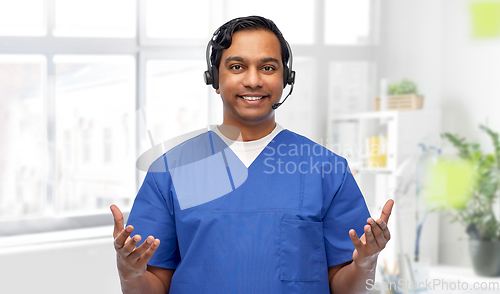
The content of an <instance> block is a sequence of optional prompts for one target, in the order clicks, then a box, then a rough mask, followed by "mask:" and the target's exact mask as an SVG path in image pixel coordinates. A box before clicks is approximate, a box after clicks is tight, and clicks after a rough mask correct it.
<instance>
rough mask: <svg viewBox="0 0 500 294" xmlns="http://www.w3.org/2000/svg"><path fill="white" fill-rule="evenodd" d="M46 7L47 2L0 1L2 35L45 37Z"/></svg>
mask: <svg viewBox="0 0 500 294" xmlns="http://www.w3.org/2000/svg"><path fill="white" fill-rule="evenodd" d="M46 5H47V1H46V0H15V1H13V0H0V35H3V36H43V35H45V34H46V33H47V29H46V20H45V19H46Z"/></svg>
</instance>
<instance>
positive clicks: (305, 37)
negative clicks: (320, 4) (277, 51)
mask: <svg viewBox="0 0 500 294" xmlns="http://www.w3.org/2000/svg"><path fill="white" fill-rule="evenodd" d="M314 2H315V1H303V0H273V1H269V0H254V1H247V0H236V1H227V2H226V7H227V20H230V19H233V18H235V17H241V16H249V15H260V16H263V17H266V18H269V19H271V20H272V21H274V23H276V25H277V26H278V28H279V29H280V31H281V33H283V36H284V37H285V39H286V40H287V41H288V43H290V44H312V43H313V42H314ZM293 15H300V19H297V18H296V17H292V16H293Z"/></svg>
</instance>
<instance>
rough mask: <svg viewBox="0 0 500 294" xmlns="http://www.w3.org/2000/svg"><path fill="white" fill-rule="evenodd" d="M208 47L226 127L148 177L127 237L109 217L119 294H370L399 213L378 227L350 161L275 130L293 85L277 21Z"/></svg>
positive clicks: (261, 21) (242, 22) (225, 32)
mask: <svg viewBox="0 0 500 294" xmlns="http://www.w3.org/2000/svg"><path fill="white" fill-rule="evenodd" d="M209 46H212V55H211V64H212V68H210V66H209V71H208V75H209V76H208V77H207V81H208V82H212V84H213V86H214V88H215V89H216V92H217V93H218V94H220V96H221V99H222V101H223V107H224V109H223V110H224V111H223V113H224V118H223V124H222V125H221V126H219V127H218V128H215V129H213V130H210V131H208V132H206V133H205V134H202V135H199V136H197V137H195V138H192V139H189V140H187V141H186V142H184V143H182V144H180V145H179V146H177V147H174V148H173V149H172V150H170V151H168V152H167V153H166V154H164V155H163V156H161V157H160V158H159V159H157V160H156V161H155V162H154V163H153V164H152V165H151V168H150V171H149V172H148V174H147V175H146V178H145V180H144V183H143V185H142V187H141V189H140V191H139V193H138V195H137V197H136V200H135V202H134V206H133V208H132V211H131V213H130V217H129V220H128V226H127V227H126V228H125V229H124V228H123V227H124V221H123V216H122V214H121V212H120V211H119V209H118V208H117V207H116V206H112V207H111V210H112V212H113V215H114V219H115V229H114V234H113V236H114V237H115V243H114V245H115V249H116V251H117V265H118V271H119V275H120V281H121V285H122V290H123V292H124V293H171V294H177V293H287V294H288V293H315V294H318V293H343V294H344V293H365V292H367V290H366V285H367V284H366V280H367V279H373V278H374V275H375V268H376V263H377V256H378V254H379V252H380V251H381V250H382V249H383V248H384V247H385V245H386V243H387V242H388V240H389V239H390V233H389V230H388V228H387V222H388V219H389V216H390V213H391V210H392V205H393V201H392V200H389V201H388V202H387V203H386V205H385V206H384V208H383V211H382V215H381V217H380V219H377V220H376V221H375V220H374V219H373V218H371V217H370V216H369V214H368V210H367V208H366V204H365V202H364V199H363V196H362V195H361V193H360V191H359V188H358V187H357V185H356V183H355V181H354V179H353V177H352V175H351V173H350V171H349V169H348V167H347V162H346V161H345V159H343V158H342V157H340V156H338V155H336V154H333V153H332V152H330V151H328V150H327V149H325V148H324V147H322V146H320V145H318V144H316V143H314V142H312V141H310V140H309V139H307V138H305V137H303V136H300V135H298V134H295V133H293V132H291V131H288V130H285V129H283V128H282V127H281V126H279V125H278V124H277V123H276V122H275V115H274V112H275V108H276V106H277V103H278V102H279V101H280V98H281V94H282V91H283V88H284V86H285V85H286V84H287V83H290V79H291V83H293V74H292V72H291V69H289V68H288V67H287V66H286V64H287V62H288V59H289V57H290V54H291V52H290V51H289V48H288V45H287V43H286V41H285V39H284V38H283V36H282V35H281V32H280V31H279V30H278V28H277V27H276V25H275V24H274V23H273V22H272V21H270V20H267V19H265V18H262V17H257V16H252V17H245V18H238V19H234V20H231V21H229V22H228V23H226V24H225V25H223V26H222V27H221V28H220V29H219V30H218V31H217V32H216V34H215V40H214V41H213V42H211V44H209ZM235 130H236V132H235ZM228 146H229V147H228ZM353 228H354V229H353ZM134 230H135V233H136V234H135V235H134V236H133V237H132V238H131V237H130V236H131V234H132V231H134ZM356 230H358V232H359V233H361V231H362V230H364V233H363V235H362V236H361V238H358V235H357V233H356ZM147 235H149V237H147V238H146V240H145V242H143V243H142V244H140V241H141V238H142V236H147ZM153 236H155V237H157V239H155V237H153ZM348 236H349V237H350V238H349V237H348ZM160 240H161V245H160Z"/></svg>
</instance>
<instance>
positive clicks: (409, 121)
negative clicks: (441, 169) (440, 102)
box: [327, 110, 441, 267]
mask: <svg viewBox="0 0 500 294" xmlns="http://www.w3.org/2000/svg"><path fill="white" fill-rule="evenodd" d="M440 125H441V123H440V112H439V111H428V110H411V111H381V112H362V113H353V114H340V115H332V116H331V117H330V118H329V119H328V127H327V131H328V136H327V145H328V146H327V147H328V148H329V149H331V150H332V151H334V152H336V153H338V154H339V155H341V156H343V157H345V158H346V159H347V160H348V162H349V166H350V167H351V170H352V172H353V174H354V177H355V179H356V181H357V183H358V185H359V187H360V189H361V191H362V192H363V195H364V196H365V200H366V202H367V205H368V208H369V210H370V213H371V214H372V216H373V217H375V218H378V217H379V216H380V212H381V210H382V207H383V205H384V204H385V202H386V201H387V200H388V199H389V198H392V199H395V198H396V199H395V201H396V206H395V207H394V209H393V214H392V215H391V222H392V225H391V224H390V225H389V227H390V229H391V235H392V240H393V241H391V242H389V244H388V246H387V247H386V249H385V250H384V251H383V252H382V254H381V256H380V260H381V263H382V262H386V263H387V264H389V266H390V267H392V266H393V265H394V264H395V262H396V260H397V259H398V254H399V253H404V254H407V255H408V257H409V259H411V260H414V256H415V244H416V243H415V240H416V235H417V234H416V227H417V225H418V222H419V218H420V219H421V218H422V216H423V214H424V211H423V210H419V205H420V204H419V203H418V201H416V200H417V199H416V193H415V189H408V193H407V194H405V195H404V196H401V197H399V198H398V197H395V196H396V195H395V189H396V186H397V184H398V182H399V181H401V178H402V176H404V175H403V172H402V170H401V169H400V167H401V165H402V163H403V162H405V160H406V159H408V158H410V157H412V156H413V157H415V156H418V155H419V154H420V152H422V146H427V147H428V146H439V142H440V137H439V134H440ZM374 137H377V138H379V139H380V140H379V143H380V142H382V141H385V142H383V143H380V145H383V146H381V147H380V148H379V149H380V150H383V151H384V152H385V158H384V160H382V161H381V162H382V163H383V161H385V164H375V165H373V163H374V160H373V159H374V158H373V157H372V158H370V156H371V155H373V154H371V152H372V151H373V150H374V148H372V147H373V146H371V144H370V142H369V140H368V138H374ZM372 142H373V140H372ZM379 159H380V158H379ZM375 163H377V162H376V161H375ZM379 163H380V162H379ZM410 168H412V167H411V166H410ZM419 213H420V215H419ZM438 221H439V220H438V216H437V215H433V214H429V215H427V217H426V221H425V224H424V226H423V230H422V235H421V237H420V254H419V256H420V259H421V260H427V261H430V263H431V264H437V260H438V256H437V255H438V240H439V238H438V227H439V226H438V225H436V224H437V223H438Z"/></svg>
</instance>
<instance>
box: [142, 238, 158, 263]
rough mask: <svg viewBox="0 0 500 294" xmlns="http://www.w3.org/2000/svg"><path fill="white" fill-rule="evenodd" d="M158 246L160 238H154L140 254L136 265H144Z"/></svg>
mask: <svg viewBox="0 0 500 294" xmlns="http://www.w3.org/2000/svg"><path fill="white" fill-rule="evenodd" d="M159 246H160V240H159V239H155V240H154V241H153V244H152V245H151V246H150V247H149V248H148V250H146V252H145V253H144V254H143V255H142V256H141V258H139V261H138V266H145V265H146V264H147V263H148V261H149V260H150V259H151V257H152V256H153V254H154V253H155V252H156V249H158V247H159Z"/></svg>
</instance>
